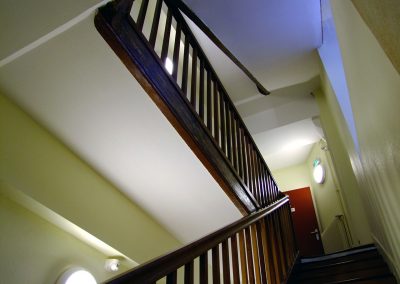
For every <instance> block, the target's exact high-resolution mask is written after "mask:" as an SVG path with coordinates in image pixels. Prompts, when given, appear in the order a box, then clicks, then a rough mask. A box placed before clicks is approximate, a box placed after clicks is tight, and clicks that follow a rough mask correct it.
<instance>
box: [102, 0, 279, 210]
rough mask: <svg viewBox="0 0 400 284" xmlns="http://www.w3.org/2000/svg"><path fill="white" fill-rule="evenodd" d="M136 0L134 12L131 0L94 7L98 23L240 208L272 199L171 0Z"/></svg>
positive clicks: (247, 141) (256, 154)
mask: <svg viewBox="0 0 400 284" xmlns="http://www.w3.org/2000/svg"><path fill="white" fill-rule="evenodd" d="M136 1H137V2H138V3H141V5H140V7H139V8H137V7H136V8H135V9H136V11H137V14H138V15H137V17H135V19H133V17H132V16H131V14H132V13H131V12H130V11H127V9H129V7H131V6H132V3H133V0H120V1H118V2H116V3H115V2H110V3H108V4H107V5H106V6H105V7H103V8H101V9H99V13H98V14H97V15H96V18H95V23H96V27H97V29H98V30H99V31H100V33H101V34H102V35H103V37H104V38H105V39H106V41H107V42H108V43H109V44H110V46H111V47H112V48H113V49H114V51H115V52H116V53H117V54H118V56H119V57H120V58H121V60H122V61H123V62H124V64H125V65H126V66H127V67H128V69H129V70H130V71H131V73H132V74H133V75H134V76H135V77H136V79H137V80H138V81H139V83H140V84H141V85H142V86H143V87H144V88H145V89H146V91H147V92H148V93H149V95H150V97H151V98H152V99H153V100H154V101H155V102H156V103H157V105H158V106H159V107H160V109H161V110H162V111H163V113H164V114H165V115H166V116H167V118H168V119H169V120H170V121H171V123H172V124H173V126H174V127H175V128H176V129H177V130H178V132H179V133H180V134H181V135H182V137H183V138H184V139H185V141H186V142H187V143H188V145H189V146H190V147H191V148H192V149H193V151H194V152H195V153H196V155H197V156H198V157H199V158H200V160H201V161H202V162H203V163H204V164H205V165H206V167H207V169H208V170H209V171H210V173H211V174H212V175H213V176H214V178H215V179H216V180H217V181H218V182H219V183H220V185H221V186H222V188H223V189H224V190H225V192H226V193H227V194H228V196H229V197H230V198H231V199H232V201H233V202H234V203H235V204H236V205H237V207H238V208H239V209H240V210H241V211H242V212H243V213H249V212H254V211H255V210H257V209H259V208H263V207H265V206H267V205H268V204H271V203H272V202H274V201H275V200H277V199H278V197H279V190H278V187H277V185H276V182H275V180H274V178H273V177H272V175H271V172H270V170H269V168H268V166H267V164H266V163H265V161H264V159H263V156H262V155H261V153H260V151H259V150H258V148H257V146H256V144H255V142H254V140H253V138H252V136H251V134H250V132H249V131H248V129H247V127H246V125H245V124H244V122H243V120H242V118H241V117H240V115H239V113H238V111H237V109H236V107H235V105H234V104H233V102H232V100H231V99H230V97H229V95H228V94H227V91H226V90H225V88H224V87H223V85H222V83H221V81H220V80H219V78H218V76H217V74H216V72H215V70H214V69H213V67H212V66H211V64H210V62H209V60H208V58H207V56H206V55H205V53H204V52H203V50H202V48H201V47H200V45H199V43H198V42H197V40H196V39H195V37H194V35H193V33H192V32H191V30H190V28H189V27H188V25H187V23H186V22H185V19H184V18H183V16H182V14H181V12H180V10H179V9H178V7H177V6H174V3H175V2H174V1H172V0H156V5H155V9H154V8H153V11H150V10H149V8H148V7H150V4H149V0H136ZM140 1H141V2H140ZM150 1H151V0H150ZM121 7H122V8H121ZM118 9H121V10H118ZM135 9H133V10H135ZM162 15H163V17H165V15H166V21H164V22H163V21H161V22H160V17H161V16H162ZM146 19H148V21H147V25H149V24H150V25H151V30H149V28H147V29H146V28H145V26H146V25H145V23H146ZM149 21H150V22H149ZM173 23H176V24H175V26H174V27H173V26H172V24H173ZM173 28H175V29H174V33H175V38H172V35H173V34H174V33H173V32H172V29H173ZM183 38H184V39H183ZM159 43H161V45H162V46H161V47H159V45H160V44H159ZM181 45H183V48H181ZM182 51H183V52H182ZM172 55H173V56H172ZM168 57H171V58H172V61H173V64H174V67H173V71H172V74H168V73H167V71H166V69H165V66H164V64H165V60H166V59H167V58H168ZM190 57H191V58H190ZM163 73H164V74H163ZM208 140H209V141H208Z"/></svg>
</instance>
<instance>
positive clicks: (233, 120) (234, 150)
mask: <svg viewBox="0 0 400 284" xmlns="http://www.w3.org/2000/svg"><path fill="white" fill-rule="evenodd" d="M231 133H232V159H233V167H234V168H235V169H236V171H239V167H238V163H237V147H236V118H235V112H234V111H233V110H231Z"/></svg>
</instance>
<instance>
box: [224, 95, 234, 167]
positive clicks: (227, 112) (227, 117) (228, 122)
mask: <svg viewBox="0 0 400 284" xmlns="http://www.w3.org/2000/svg"><path fill="white" fill-rule="evenodd" d="M222 95H223V96H224V97H225V96H226V94H225V93H222ZM230 116H231V112H230V107H229V102H228V100H225V121H226V152H227V156H228V159H229V161H231V163H232V147H231V119H230Z"/></svg>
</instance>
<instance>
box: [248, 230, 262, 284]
mask: <svg viewBox="0 0 400 284" xmlns="http://www.w3.org/2000/svg"><path fill="white" fill-rule="evenodd" d="M250 233H251V243H252V244H253V256H254V261H253V263H254V275H255V281H256V283H257V284H260V283H261V275H260V262H259V260H260V255H259V250H258V242H257V232H256V227H255V225H254V224H252V225H251V226H250Z"/></svg>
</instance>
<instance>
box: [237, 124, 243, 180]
mask: <svg viewBox="0 0 400 284" xmlns="http://www.w3.org/2000/svg"><path fill="white" fill-rule="evenodd" d="M236 138H237V153H238V164H239V176H240V177H241V178H242V179H243V148H242V131H241V127H240V121H239V120H237V121H236Z"/></svg>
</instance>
